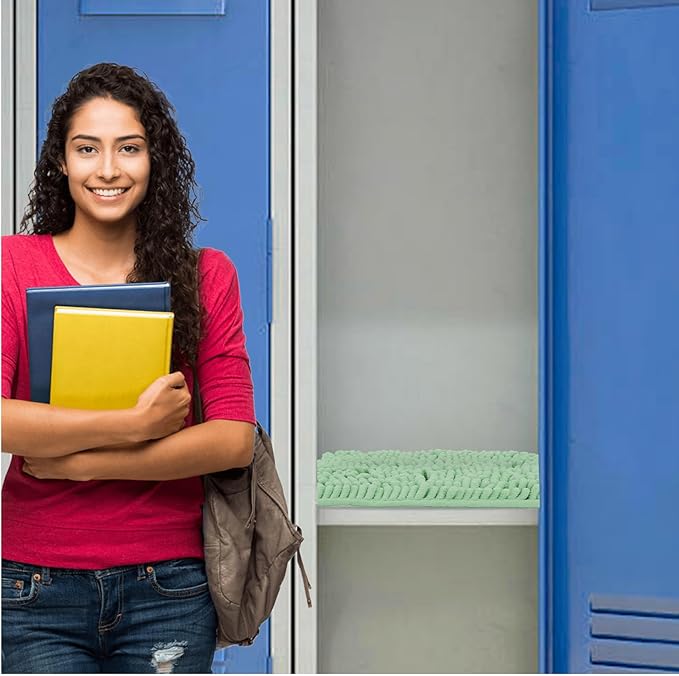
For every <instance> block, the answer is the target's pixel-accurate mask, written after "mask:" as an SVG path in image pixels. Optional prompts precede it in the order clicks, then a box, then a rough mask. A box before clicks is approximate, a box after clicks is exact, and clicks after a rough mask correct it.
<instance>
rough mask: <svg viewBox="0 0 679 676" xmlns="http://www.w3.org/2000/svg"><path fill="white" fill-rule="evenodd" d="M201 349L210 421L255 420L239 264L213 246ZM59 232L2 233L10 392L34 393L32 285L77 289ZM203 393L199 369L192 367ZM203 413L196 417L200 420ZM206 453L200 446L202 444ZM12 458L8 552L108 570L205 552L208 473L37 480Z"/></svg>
mask: <svg viewBox="0 0 679 676" xmlns="http://www.w3.org/2000/svg"><path fill="white" fill-rule="evenodd" d="M198 267H199V271H200V274H201V285H200V298H201V303H202V304H203V306H204V308H205V312H206V320H205V332H204V335H203V338H202V340H201V342H200V345H199V347H198V364H197V368H198V379H199V382H200V392H201V398H202V401H203V414H204V419H205V420H206V421H207V420H215V419H226V420H243V421H247V422H250V423H254V422H255V414H254V401H253V388H252V378H251V373H250V362H249V359H248V354H247V352H246V349H245V335H244V334H243V312H242V309H241V305H240V291H239V287H238V277H237V274H236V269H235V267H234V265H233V263H232V262H231V260H230V259H229V258H228V257H227V256H226V255H225V254H224V253H222V252H221V251H218V250H216V249H209V248H206V249H203V250H202V253H201V256H200V261H199V266H198ZM77 284H78V282H77V281H76V280H75V279H74V278H73V277H72V276H71V274H70V273H69V272H68V269H67V268H66V266H65V265H64V263H63V262H62V260H61V258H59V255H58V254H57V251H56V249H55V248H54V243H53V241H52V237H51V236H50V235H10V236H5V237H3V238H2V396H3V397H5V398H13V399H24V400H29V399H30V381H29V367H28V339H27V330H26V326H27V322H26V288H28V287H34V286H75V285H77ZM184 376H185V377H186V381H187V383H188V386H189V388H190V390H191V391H193V382H192V381H193V377H192V373H191V371H190V370H187V371H185V372H184ZM192 422H193V415H192V414H189V416H188V417H187V425H190V424H192ZM196 453H200V449H196ZM22 463H23V459H22V458H21V457H19V456H14V457H13V458H12V464H11V466H10V469H9V471H8V473H7V477H6V479H5V484H4V486H3V490H2V556H3V558H5V559H11V560H15V561H20V562H22V563H31V564H36V565H42V566H49V567H63V568H80V569H102V568H109V567H112V566H121V565H127V564H135V563H145V562H149V561H161V560H165V559H174V558H183V557H197V558H202V557H203V546H202V532H201V524H202V513H201V505H202V503H203V497H204V496H203V485H202V480H201V478H200V477H191V478H187V479H177V480H172V481H82V482H80V481H61V480H41V479H35V478H33V477H31V476H29V475H27V474H24V473H23V472H22V471H21V465H22Z"/></svg>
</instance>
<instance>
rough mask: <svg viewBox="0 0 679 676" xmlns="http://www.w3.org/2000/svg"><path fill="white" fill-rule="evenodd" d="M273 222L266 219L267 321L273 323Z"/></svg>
mask: <svg viewBox="0 0 679 676" xmlns="http://www.w3.org/2000/svg"><path fill="white" fill-rule="evenodd" d="M272 286H273V221H272V219H271V217H269V218H267V219H266V321H267V323H268V324H271V322H272V321H273V288H272Z"/></svg>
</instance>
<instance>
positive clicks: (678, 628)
mask: <svg viewBox="0 0 679 676" xmlns="http://www.w3.org/2000/svg"><path fill="white" fill-rule="evenodd" d="M590 637H591V642H590V662H591V664H592V666H593V669H592V671H593V672H595V673H612V672H613V671H616V672H620V671H640V670H643V671H644V672H652V671H658V672H666V671H670V672H672V671H675V672H676V671H677V670H678V669H679V598H644V597H632V596H604V595H598V594H595V595H592V596H591V597H590Z"/></svg>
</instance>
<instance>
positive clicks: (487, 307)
mask: <svg viewBox="0 0 679 676" xmlns="http://www.w3.org/2000/svg"><path fill="white" fill-rule="evenodd" d="M318 40H319V54H318V77H319V92H318V93H319V119H318V140H319V307H318V310H319V327H318V329H319V391H318V407H319V410H318V423H319V425H318V429H319V449H318V452H319V454H320V453H322V452H323V451H326V450H336V449H342V448H343V449H351V448H356V449H362V450H374V449H380V448H397V449H398V448H400V449H411V450H413V449H425V448H457V449H463V448H469V449H498V450H503V449H515V450H530V451H535V450H537V386H538V383H537V286H538V285H537V2H536V0H419V1H418V2H412V0H319V33H318ZM536 540H537V531H536V529H535V528H533V527H502V528H491V527H481V528H470V527H436V528H429V527H427V528H425V527H407V528H406V527H390V528H376V527H365V526H364V527H357V528H349V527H323V528H321V529H320V535H319V547H318V561H319V584H318V589H319V625H318V626H319V634H318V650H319V669H320V671H321V672H366V673H367V672H377V673H378V672H384V671H389V672H460V671H461V672H486V673H488V672H534V671H535V670H536V669H537V640H536V633H537V600H536V597H537V569H536V557H537V551H536V549H537V544H536Z"/></svg>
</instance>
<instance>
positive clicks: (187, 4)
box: [80, 0, 225, 16]
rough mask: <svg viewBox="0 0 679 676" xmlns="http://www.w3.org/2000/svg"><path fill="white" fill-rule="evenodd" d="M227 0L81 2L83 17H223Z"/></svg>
mask: <svg viewBox="0 0 679 676" xmlns="http://www.w3.org/2000/svg"><path fill="white" fill-rule="evenodd" d="M224 3H225V0H80V14H81V15H82V16H107V15H115V16H140V15H141V16H143V15H154V16H162V15H165V16H174V15H181V16H190V15H209V16H223V15H224Z"/></svg>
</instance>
